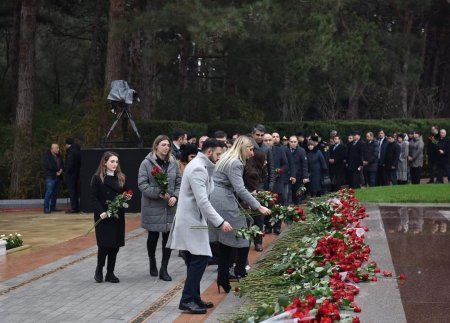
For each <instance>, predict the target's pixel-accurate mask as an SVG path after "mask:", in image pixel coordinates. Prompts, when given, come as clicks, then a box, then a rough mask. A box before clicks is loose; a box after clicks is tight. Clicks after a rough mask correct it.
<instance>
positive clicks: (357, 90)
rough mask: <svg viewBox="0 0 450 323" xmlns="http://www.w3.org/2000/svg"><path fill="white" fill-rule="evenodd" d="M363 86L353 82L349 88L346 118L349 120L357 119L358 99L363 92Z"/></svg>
mask: <svg viewBox="0 0 450 323" xmlns="http://www.w3.org/2000/svg"><path fill="white" fill-rule="evenodd" d="M364 88H365V85H364V84H362V83H361V82H359V81H357V80H354V81H353V82H352V86H351V88H350V96H349V98H348V111H347V117H348V118H349V119H358V118H359V98H360V97H361V95H362V94H363V92H364Z"/></svg>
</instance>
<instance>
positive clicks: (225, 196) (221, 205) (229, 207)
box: [210, 136, 271, 292]
mask: <svg viewBox="0 0 450 323" xmlns="http://www.w3.org/2000/svg"><path fill="white" fill-rule="evenodd" d="M252 156H253V144H252V142H251V140H250V139H249V138H248V137H246V136H240V137H238V138H237V139H236V141H235V142H234V144H233V146H232V147H231V148H230V149H229V150H227V152H226V153H225V154H224V155H223V156H222V157H221V158H220V160H219V162H218V163H217V168H216V171H215V172H214V174H213V180H214V190H213V191H212V193H211V196H210V198H211V205H212V206H213V207H214V209H216V210H217V212H218V213H219V214H220V216H221V217H222V218H223V219H224V220H225V221H227V222H229V223H230V224H231V226H232V227H233V228H234V229H239V228H246V227H247V221H246V218H245V215H243V214H242V213H241V211H240V207H239V203H238V199H237V198H238V197H239V198H240V199H241V200H243V201H244V202H245V203H246V204H247V205H249V206H250V207H251V208H252V209H253V210H258V211H259V212H260V213H261V214H263V215H270V213H271V212H270V210H269V209H268V208H266V207H264V206H262V205H261V204H260V203H259V202H258V201H257V200H256V199H255V198H254V197H253V196H252V195H251V194H250V193H249V192H248V191H247V189H246V188H245V185H244V180H243V174H244V166H245V163H246V161H247V159H249V158H250V157H252ZM210 241H211V242H213V241H218V242H219V268H218V275H217V286H218V287H219V286H222V288H223V289H224V290H225V292H229V291H230V288H231V286H230V281H229V267H230V258H231V254H232V251H233V248H236V254H237V259H236V267H235V274H236V276H241V277H243V276H245V275H246V271H245V264H246V261H247V256H248V251H249V247H250V243H249V241H248V240H245V239H241V238H239V239H236V237H235V234H234V233H233V232H222V231H219V230H210Z"/></svg>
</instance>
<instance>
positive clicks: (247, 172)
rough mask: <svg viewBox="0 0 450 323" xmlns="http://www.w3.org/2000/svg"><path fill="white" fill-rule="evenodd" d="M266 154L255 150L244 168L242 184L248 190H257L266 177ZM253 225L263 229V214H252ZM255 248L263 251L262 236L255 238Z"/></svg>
mask: <svg viewBox="0 0 450 323" xmlns="http://www.w3.org/2000/svg"><path fill="white" fill-rule="evenodd" d="M266 164H267V161H266V154H265V153H264V152H262V151H255V152H254V155H253V157H251V158H250V159H249V160H248V161H247V163H246V164H245V168H244V185H245V188H246V189H247V190H248V191H249V192H250V193H253V192H255V193H256V192H258V191H259V188H260V187H261V184H262V183H263V182H264V178H266V177H265V176H266ZM252 218H253V221H254V222H255V225H257V226H258V227H259V229H260V230H261V231H263V230H264V215H262V214H257V215H252ZM255 250H256V251H259V252H261V251H263V249H262V238H261V237H259V238H255Z"/></svg>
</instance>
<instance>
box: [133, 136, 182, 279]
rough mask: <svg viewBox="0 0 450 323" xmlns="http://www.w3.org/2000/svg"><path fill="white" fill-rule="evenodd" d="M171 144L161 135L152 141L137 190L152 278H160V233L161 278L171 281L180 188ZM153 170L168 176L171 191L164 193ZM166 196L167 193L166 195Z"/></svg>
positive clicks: (141, 168)
mask: <svg viewBox="0 0 450 323" xmlns="http://www.w3.org/2000/svg"><path fill="white" fill-rule="evenodd" d="M171 150H172V148H171V143H170V140H169V138H168V137H167V136H163V135H161V136H158V137H156V139H155V141H154V142H153V149H152V152H150V153H149V154H148V155H147V157H145V159H144V161H143V162H142V163H141V166H140V167H139V175H138V187H139V190H140V191H141V192H142V201H141V224H142V227H143V228H144V229H147V230H148V238H147V252H148V257H149V263H150V275H151V276H158V268H157V266H156V259H155V251H156V245H157V244H158V239H159V233H160V232H161V233H162V261H161V269H160V271H159V278H160V279H162V280H165V281H171V280H172V278H171V277H170V276H169V274H168V273H167V265H168V263H169V258H170V253H171V250H170V249H169V248H166V243H167V238H168V237H169V231H170V228H171V227H172V222H173V218H174V215H175V204H176V203H177V200H178V194H179V191H180V185H181V175H180V170H179V168H178V163H177V161H176V160H175V158H174V157H173V156H172V153H171ZM153 170H159V171H162V172H164V173H166V174H167V179H168V190H167V192H162V191H161V187H160V186H159V185H158V183H157V182H156V180H155V177H154V176H153V175H152V171H153ZM163 193H164V194H163Z"/></svg>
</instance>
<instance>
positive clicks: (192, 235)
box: [167, 138, 233, 314]
mask: <svg viewBox="0 0 450 323" xmlns="http://www.w3.org/2000/svg"><path fill="white" fill-rule="evenodd" d="M222 146H223V145H222V144H221V143H220V142H219V141H217V140H216V139H213V138H210V139H207V140H206V141H205V142H204V143H203V146H202V151H201V152H199V153H198V154H197V157H195V158H194V159H193V160H192V161H191V162H190V163H189V164H188V165H187V166H186V169H185V170H184V173H183V180H182V182H181V189H180V195H179V200H178V207H177V212H176V214H175V220H174V222H173V225H172V230H171V232H170V235H169V239H168V242H167V247H168V248H171V249H178V250H184V251H185V255H186V265H187V277H186V282H185V284H184V289H183V294H182V296H181V300H180V305H179V309H180V310H183V311H187V312H189V313H192V314H205V313H206V309H207V308H211V307H213V306H214V305H213V304H212V303H211V302H204V301H202V299H201V298H200V281H201V279H202V276H203V273H204V272H205V269H206V266H207V264H208V259H209V257H211V256H212V253H211V248H210V246H209V233H208V223H209V224H210V226H212V227H215V228H220V229H221V230H222V231H223V232H230V231H232V230H233V228H232V227H231V225H230V224H229V223H228V222H226V221H224V220H223V218H222V217H221V216H220V215H219V214H218V213H217V212H216V210H215V209H214V208H213V207H212V205H211V203H210V201H209V194H210V193H211V191H212V190H213V188H214V182H213V180H212V179H211V175H212V173H213V171H214V164H215V163H216V162H217V161H218V160H219V157H220V154H221V153H222V150H223V149H222Z"/></svg>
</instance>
